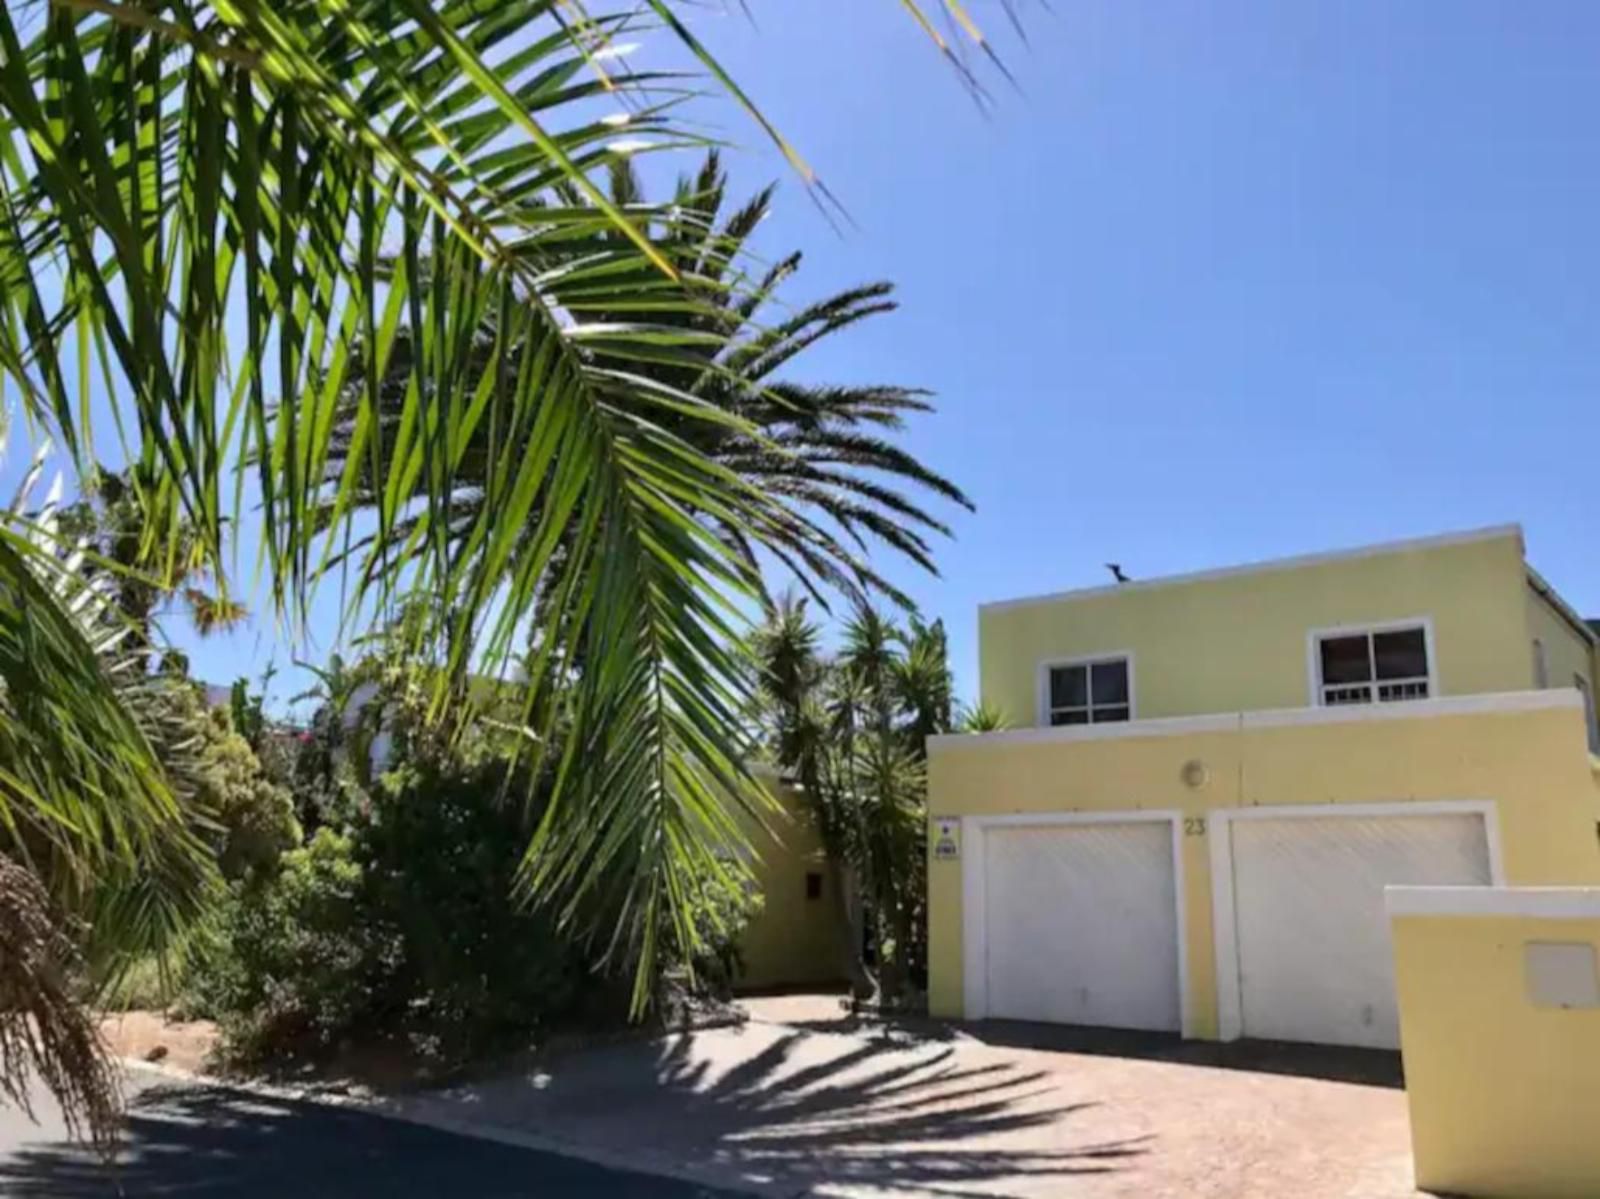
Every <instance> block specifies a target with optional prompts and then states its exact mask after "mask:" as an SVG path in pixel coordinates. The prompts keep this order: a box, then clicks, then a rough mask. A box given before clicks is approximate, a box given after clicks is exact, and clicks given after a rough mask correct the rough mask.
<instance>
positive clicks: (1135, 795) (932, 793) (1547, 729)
mask: <svg viewBox="0 0 1600 1199" xmlns="http://www.w3.org/2000/svg"><path fill="white" fill-rule="evenodd" d="M1514 594H1515V598H1516V599H1517V601H1518V602H1519V603H1520V602H1521V596H1520V594H1516V593H1514ZM1519 627H1522V626H1521V625H1520V623H1519ZM1522 660H1523V661H1524V662H1526V660H1527V659H1526V656H1524V657H1523V659H1522ZM1499 698H1501V697H1483V701H1482V702H1483V703H1485V704H1488V703H1492V702H1493V701H1495V700H1498V699H1499ZM1506 698H1507V702H1510V703H1515V702H1518V701H1519V700H1524V699H1527V698H1531V699H1533V700H1535V701H1537V702H1543V703H1546V704H1549V705H1561V706H1545V707H1540V708H1535V709H1533V710H1517V711H1488V712H1483V711H1480V712H1475V713H1470V714H1458V715H1435V714H1431V713H1436V712H1442V711H1449V710H1451V709H1452V708H1456V709H1459V708H1460V707H1462V706H1463V705H1471V706H1477V701H1459V700H1457V701H1451V700H1445V701H1435V702H1417V703H1414V704H1406V705H1384V706H1382V707H1380V708H1376V709H1375V708H1366V709H1361V710H1359V711H1357V710H1344V711H1340V710H1323V711H1322V712H1319V713H1312V714H1309V715H1308V714H1303V713H1265V714H1262V715H1261V716H1257V717H1236V718H1234V719H1235V720H1236V721H1237V722H1238V723H1237V726H1236V727H1235V728H1234V729H1233V730H1232V731H1225V730H1219V731H1207V732H1186V731H1183V729H1184V727H1185V726H1186V725H1193V724H1194V723H1196V722H1194V721H1187V722H1184V721H1174V722H1169V723H1170V725H1171V727H1172V728H1174V729H1176V730H1177V731H1168V730H1166V729H1164V728H1163V722H1160V721H1157V722H1153V723H1152V724H1151V725H1147V726H1143V727H1140V726H1121V727H1120V728H1118V729H1117V732H1116V733H1114V734H1112V735H1110V736H1105V735H1100V736H1096V735H1095V734H1096V733H1097V732H1098V730H1094V729H1055V730H1022V731H1018V732H1013V733H1000V734H990V735H987V736H972V737H950V738H941V739H935V740H934V741H933V742H932V743H931V750H932V753H931V757H930V760H929V784H928V789H929V814H930V817H931V818H933V819H934V820H937V819H938V818H939V817H941V816H946V817H948V816H974V815H999V814H1002V813H1009V812H1074V811H1090V812H1094V811H1135V810H1140V809H1167V810H1173V809H1175V810H1179V811H1181V812H1182V813H1183V814H1184V815H1185V816H1206V815H1207V814H1208V813H1210V812H1212V811H1215V810H1217V809H1224V808H1238V807H1248V806H1256V805H1279V804H1337V803H1395V802H1401V801H1408V800H1493V801H1496V803H1497V808H1498V817H1499V820H1498V826H1499V831H1500V843H1501V850H1502V860H1503V865H1504V869H1505V878H1506V881H1507V882H1508V883H1511V884H1525V885H1540V884H1593V883H1600V848H1597V845H1596V840H1595V820H1596V819H1597V818H1600V800H1597V795H1600V792H1597V790H1596V787H1595V784H1594V780H1593V778H1592V775H1591V771H1590V763H1589V757H1588V754H1587V752H1586V751H1585V747H1584V729H1583V717H1582V714H1581V711H1580V709H1579V708H1578V707H1576V706H1575V705H1576V696H1575V695H1573V694H1570V693H1568V694H1566V695H1562V696H1556V695H1555V694H1553V693H1552V694H1551V695H1550V696H1548V697H1545V698H1543V699H1542V700H1541V698H1540V697H1539V696H1537V695H1534V696H1531V697H1506ZM1308 719H1309V720H1312V721H1314V722H1313V723H1306V722H1305V721H1306V720H1308ZM1275 720H1283V721H1288V722H1289V723H1279V724H1276V725H1273V723H1272V722H1273V721H1275ZM1210 723H1213V724H1214V723H1216V721H1213V722H1210ZM1261 724H1265V725H1267V726H1268V727H1253V726H1259V725H1261ZM1105 727H1107V726H1101V728H1105ZM1191 761H1198V762H1200V763H1203V764H1204V767H1205V772H1206V775H1207V780H1206V782H1205V783H1204V784H1203V785H1202V786H1200V787H1198V788H1194V787H1190V786H1189V785H1187V784H1186V783H1185V781H1184V779H1183V777H1182V772H1183V770H1184V766H1185V764H1186V763H1189V762H1191ZM1207 827H1208V832H1207V833H1205V834H1200V835H1193V836H1185V837H1184V838H1183V852H1182V868H1183V879H1182V886H1183V890H1184V897H1185V910H1186V913H1187V927H1186V928H1185V929H1184V930H1183V935H1184V936H1185V938H1186V942H1185V944H1186V952H1187V958H1188V967H1189V987H1188V993H1187V994H1186V995H1185V996H1184V1004H1185V1008H1186V1016H1187V1018H1188V1019H1187V1025H1188V1026H1189V1027H1190V1028H1192V1030H1193V1032H1194V1034H1195V1035H1196V1036H1199V1037H1203V1038H1204V1037H1215V1036H1216V1035H1217V1005H1216V993H1217V988H1216V968H1215V966H1216V961H1215V953H1214V948H1213V944H1212V919H1211V859H1210V848H1209V843H1208V839H1207V838H1208V836H1209V824H1208V826H1207ZM928 905H929V906H928V911H929V933H928V935H929V974H930V977H929V1006H930V1008H931V1010H932V1011H933V1013H934V1014H935V1015H939V1016H947V1017H960V1016H961V1015H962V1014H963V994H962V946H961V942H962V892H961V862H960V861H959V860H947V859H932V860H930V861H929V864H928Z"/></svg>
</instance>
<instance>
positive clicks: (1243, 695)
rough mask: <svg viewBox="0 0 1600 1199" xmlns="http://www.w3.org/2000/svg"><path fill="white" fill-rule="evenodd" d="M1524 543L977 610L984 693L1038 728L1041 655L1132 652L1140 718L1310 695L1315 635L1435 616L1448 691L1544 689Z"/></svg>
mask: <svg viewBox="0 0 1600 1199" xmlns="http://www.w3.org/2000/svg"><path fill="white" fill-rule="evenodd" d="M1526 589H1527V588H1526V584H1525V581H1524V567H1523V547H1522V538H1521V536H1520V534H1519V533H1518V532H1517V531H1516V530H1515V529H1506V530H1501V531H1498V532H1495V533H1492V534H1489V535H1484V536H1478V537H1473V538H1469V539H1466V540H1458V541H1451V542H1446V543H1432V544H1428V545H1426V546H1424V547H1423V548H1413V549H1407V550H1399V551H1394V550H1388V551H1383V552H1373V553H1370V554H1364V555H1361V556H1355V557H1341V558H1334V559H1331V560H1327V561H1322V562H1314V563H1311V564H1305V563H1300V564H1295V563H1286V564H1284V565H1282V566H1274V567H1271V568H1264V569H1252V570H1249V571H1247V572H1242V573H1236V574H1229V575H1226V576H1224V577H1221V578H1212V579H1202V580H1198V581H1189V582H1184V581H1174V582H1170V583H1164V582H1161V581H1159V580H1157V581H1154V582H1152V583H1149V584H1145V585H1140V584H1138V583H1135V584H1133V585H1130V586H1124V587H1120V588H1108V589H1102V590H1100V591H1098V592H1096V593H1094V594H1089V595H1084V596H1079V597H1075V598H1069V599H1062V600H1055V601H1050V600H1045V601H1040V602H1036V603H1032V602H1030V603H1024V604H1020V605H999V606H995V605H991V606H986V607H985V608H983V609H981V610H980V612H979V615H978V645H979V687H980V691H981V693H982V696H983V699H984V700H985V701H986V702H987V703H990V704H993V705H997V706H999V707H1000V708H1001V709H1002V710H1003V711H1004V712H1005V713H1006V714H1007V716H1008V717H1009V718H1010V720H1011V722H1012V724H1013V725H1031V724H1033V723H1035V717H1036V710H1035V709H1036V700H1037V682H1038V667H1039V663H1040V662H1042V661H1046V660H1049V659H1057V658H1077V657H1083V656H1088V655H1093V654H1100V653H1112V652H1118V651H1131V652H1132V654H1133V674H1134V691H1135V704H1136V709H1137V710H1136V713H1135V715H1136V717H1137V718H1146V719H1148V718H1152V717H1165V716H1186V715H1195V714H1200V713H1207V712H1233V711H1247V712H1248V711H1262V710H1267V709H1275V708H1292V707H1300V706H1303V705H1305V704H1307V703H1308V702H1309V696H1310V682H1309V680H1308V678H1307V662H1308V652H1307V634H1308V632H1309V631H1310V630H1312V629H1316V628H1327V627H1334V626H1341V625H1351V624H1364V623H1365V624H1371V623H1378V622H1386V621H1392V620H1405V619H1410V618H1412V617H1424V616H1425V617H1431V619H1432V622H1433V633H1434V645H1435V647H1436V654H1437V658H1438V661H1437V664H1436V665H1435V671H1436V674H1437V676H1438V680H1439V692H1440V694H1442V695H1468V694H1477V693H1484V692H1497V691H1517V690H1524V689H1526V688H1528V687H1530V686H1532V682H1531V675H1530V670H1531V666H1530V663H1531V657H1530V649H1529V634H1528V623H1527V621H1528V617H1527V611H1526V602H1525V599H1524V592H1525V591H1526Z"/></svg>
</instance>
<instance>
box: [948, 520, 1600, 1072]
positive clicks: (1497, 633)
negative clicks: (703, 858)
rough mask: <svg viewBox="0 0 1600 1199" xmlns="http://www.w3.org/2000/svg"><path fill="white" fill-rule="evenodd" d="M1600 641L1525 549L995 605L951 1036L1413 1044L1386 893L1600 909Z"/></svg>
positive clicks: (955, 778)
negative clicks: (1585, 893) (1053, 1031)
mask: <svg viewBox="0 0 1600 1199" xmlns="http://www.w3.org/2000/svg"><path fill="white" fill-rule="evenodd" d="M1596 640H1597V638H1596V634H1595V632H1594V630H1593V629H1592V628H1591V627H1590V626H1589V624H1588V623H1586V622H1585V621H1584V620H1583V619H1581V618H1580V617H1579V616H1578V615H1577V614H1576V613H1574V612H1573V611H1572V609H1571V608H1570V607H1569V606H1568V605H1567V604H1566V603H1565V602H1563V601H1562V600H1561V598H1560V597H1559V596H1557V595H1556V593H1555V592H1554V591H1553V590H1552V589H1551V587H1550V586H1549V584H1547V583H1546V582H1545V581H1544V580H1543V579H1542V578H1540V576H1539V575H1538V574H1537V573H1535V572H1534V571H1533V570H1532V569H1530V568H1529V567H1528V566H1527V564H1526V562H1525V561H1524V550H1523V540H1522V535H1521V531H1520V529H1518V528H1517V527H1515V526H1507V527H1501V528H1494V529H1485V530H1480V531H1475V532H1469V533H1461V534H1454V535H1448V536H1442V537H1434V538H1427V539H1424V540H1417V541H1407V542H1397V543H1393V544H1388V545H1380V546H1373V547H1370V548H1366V549H1358V550H1351V551H1346V552H1340V553H1330V554H1319V555H1314V556H1309V557H1302V558H1293V559H1286V560H1282V561H1276V562H1264V563H1259V564H1255V565H1250V566H1241V567H1233V568H1228V569H1223V570H1215V571H1207V572H1204V573H1201V574H1193V575H1183V576H1178V577H1173V578H1166V579H1152V580H1149V581H1142V580H1141V581H1135V582H1127V583H1119V584H1115V585H1112V586H1106V587H1096V588H1091V589H1088V590H1084V591H1075V592H1067V593H1064V594H1060V595H1049V596H1040V597H1037V598H1029V599H1018V600H1008V601H1004V602H1000V603H994V604H989V605H986V606H985V607H983V608H982V610H981V612H980V615H979V655H980V685H981V691H982V696H983V699H984V700H985V701H987V702H988V703H990V704H994V705H997V706H999V707H1000V708H1001V709H1003V710H1004V711H1006V712H1007V713H1008V715H1009V716H1010V718H1011V721H1012V723H1013V725H1014V726H1015V727H1013V728H1012V729H1011V730H1009V731H1006V732H999V733H990V734H983V735H976V736H973V735H968V736H961V735H955V736H948V737H937V738H934V739H932V740H931V741H930V743H929V749H930V760H929V812H930V818H931V822H932V826H933V830H932V832H933V838H932V840H933V843H932V846H931V854H930V857H931V860H930V862H929V869H928V893H929V954H930V997H929V998H930V1006H931V1007H932V1010H933V1011H934V1013H935V1014H938V1015H946V1016H961V1017H965V1018H968V1019H980V1018H996V1019H1000V1018H1009V1019H1019V1020H1043V1021H1057V1022H1063V1023H1072V1024H1088V1025H1105V1026H1111V1027H1125V1028H1139V1029H1155V1030H1169V1031H1172V1032H1181V1033H1182V1034H1183V1035H1185V1036H1190V1037H1202V1038H1220V1039H1223V1040H1230V1039H1233V1038H1235V1037H1239V1036H1249V1037H1263V1038H1270V1039H1281V1040H1297V1041H1317V1042H1324V1043H1331V1044H1348V1045H1368V1046H1379V1047H1389V1048H1393V1047H1396V1046H1397V1045H1398V1039H1399V1032H1398V1022H1397V1021H1398V1017H1397V1013H1396V1005H1395V997H1394V973H1393V964H1392V960H1391V949H1390V944H1389V931H1388V924H1387V920H1386V917H1385V914H1384V906H1383V888H1384V887H1385V886H1386V885H1390V884H1494V885H1525V886H1526V885H1533V886H1538V885H1556V884H1590V885H1593V884H1600V841H1597V835H1600V823H1597V821H1600V783H1597V777H1596V771H1597V770H1600V759H1597V758H1596V757H1594V756H1593V755H1594V752H1595V747H1596V746H1597V745H1600V731H1597V728H1596V718H1595V709H1594V701H1593V696H1594V686H1595V680H1596V666H1597V660H1596Z"/></svg>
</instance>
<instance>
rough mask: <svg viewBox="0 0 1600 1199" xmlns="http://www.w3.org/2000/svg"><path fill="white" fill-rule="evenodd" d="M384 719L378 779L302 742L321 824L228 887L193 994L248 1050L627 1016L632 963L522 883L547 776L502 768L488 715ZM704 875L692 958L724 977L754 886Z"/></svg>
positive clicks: (503, 752)
mask: <svg viewBox="0 0 1600 1199" xmlns="http://www.w3.org/2000/svg"><path fill="white" fill-rule="evenodd" d="M385 720H386V726H387V727H388V728H389V729H390V730H391V731H392V732H393V733H394V744H395V747H396V756H397V757H398V759H399V760H400V761H401V762H402V763H404V765H402V766H401V767H399V768H397V769H395V770H392V771H390V772H389V773H388V774H386V775H384V776H382V777H381V778H380V779H379V780H377V782H376V783H375V784H373V785H372V786H370V787H364V786H363V785H362V784H361V783H360V781H359V780H358V779H357V778H356V777H355V775H354V772H353V771H351V770H350V769H348V768H347V767H346V766H345V764H343V763H342V762H341V761H340V759H339V756H338V755H337V754H335V753H332V752H330V751H329V746H328V744H325V743H324V742H323V741H320V740H318V739H317V737H316V736H315V734H313V735H312V736H311V737H309V738H307V739H306V740H305V741H303V742H302V743H301V754H300V760H299V762H298V764H297V765H298V767H299V769H297V771H296V792H295V794H296V798H295V805H296V807H297V808H298V810H299V811H300V812H301V813H302V814H303V815H304V817H305V819H306V820H307V822H308V824H313V823H314V824H316V825H320V827H317V831H316V833H315V835H314V836H313V837H312V839H311V841H310V842H309V844H307V845H306V846H305V847H304V848H303V849H297V850H293V851H291V852H288V853H285V854H283V855H282V858H281V865H280V867H279V869H278V870H277V871H276V873H273V872H271V871H263V872H257V873H255V874H252V875H250V876H249V877H247V878H246V879H244V880H243V881H242V882H240V883H237V884H236V885H235V886H234V887H233V888H232V890H231V892H230V894H229V898H228V901H227V903H226V905H225V907H224V909H223V911H222V913H221V914H220V916H219V918H218V919H217V920H216V921H215V924H214V928H213V930H212V935H210V936H209V937H208V938H206V940H205V944H204V946H203V949H202V951H201V952H199V953H197V954H195V955H194V957H193V959H192V962H191V968H190V974H189V985H190V991H191V994H192V999H191V1006H193V1007H195V1008H196V1009H198V1010H199V1011H201V1012H202V1013H204V1014H209V1015H211V1016H212V1017H213V1018H216V1019H218V1020H219V1021H220V1022H221V1023H222V1025H223V1027H224V1031H225V1032H226V1033H227V1035H228V1038H229V1042H230V1047H231V1048H232V1049H233V1050H234V1051H235V1052H237V1053H239V1054H240V1055H242V1056H252V1055H257V1056H259V1055H261V1054H264V1053H269V1052H272V1051H274V1050H276V1049H280V1048H284V1047H288V1046H290V1045H291V1044H293V1045H296V1046H299V1047H306V1048H316V1047H318V1046H322V1047H326V1046H329V1045H332V1044H335V1043H337V1042H339V1041H341V1040H343V1039H345V1038H347V1037H350V1036H353V1035H358V1034H359V1035H361V1036H382V1035H385V1034H406V1035H408V1036H413V1037H418V1038H421V1039H425V1040H426V1041H427V1042H428V1043H429V1044H431V1045H432V1046H433V1047H434V1048H435V1050H436V1051H437V1052H439V1053H440V1054H442V1055H444V1056H446V1057H449V1058H461V1057H469V1056H473V1055H477V1054H480V1053H482V1052H484V1051H487V1050H491V1049H495V1048H499V1047H502V1046H505V1045H508V1044H512V1043H517V1042H525V1041H526V1040H527V1038H528V1037H529V1036H530V1035H534V1034H537V1033H539V1032H540V1031H542V1030H546V1029H548V1028H550V1027H551V1026H553V1025H568V1024H571V1023H573V1022H579V1021H581V1022H582V1023H584V1024H585V1025H588V1026H595V1025H602V1026H614V1025H618V1024H621V1023H623V1022H624V1021H625V1020H626V1018H627V1014H628V1007H629V999H630V995H631V989H630V988H631V973H632V966H633V963H632V962H629V961H623V960H608V959H607V958H606V956H605V951H606V950H607V949H608V948H609V947H608V946H606V945H595V944H587V943H581V942H578V941H576V940H574V939H573V937H572V936H571V935H570V934H569V933H568V932H566V931H565V930H563V929H562V928H560V927H558V925H557V922H556V919H555V917H554V915H553V914H552V913H551V912H550V911H549V910H547V909H543V908H529V907H528V906H526V905H525V904H523V903H521V902H519V900H518V898H517V895H516V891H517V885H516V884H517V879H518V871H519V868H520V866H521V863H522V858H523V854H524V853H525V852H526V849H527V845H528V841H529V838H530V836H531V833H532V830H533V827H534V825H535V823H536V822H537V820H538V819H539V816H540V814H541V811H542V805H541V802H540V798H539V797H540V794H541V793H542V789H541V790H533V789H531V788H530V785H529V780H528V778H527V776H526V774H525V773H520V772H519V773H518V774H517V775H515V776H513V777H510V778H508V777H507V771H508V762H509V761H511V760H512V758H511V755H510V752H509V747H508V745H507V744H506V742H507V740H508V738H507V737H506V734H505V732H504V730H503V729H501V728H500V727H499V726H498V725H497V724H496V723H494V722H492V721H483V722H480V723H479V724H478V725H477V726H475V727H471V728H469V729H468V730H467V732H466V735H465V736H464V737H462V738H458V739H455V740H448V739H445V738H442V737H440V736H439V735H438V734H437V731H436V730H431V729H428V728H426V727H425V726H423V725H422V724H421V723H420V721H417V720H416V719H415V717H414V715H413V714H412V712H411V710H410V707H409V705H407V704H405V703H403V702H399V703H396V704H395V705H394V708H393V709H392V711H391V712H390V713H386V716H385ZM530 791H532V798H531V799H530ZM705 892H706V898H705V899H704V902H703V903H702V906H701V911H700V912H699V914H698V916H697V919H696V924H697V927H698V929H699V930H700V932H701V934H702V940H703V942H704V944H705V945H706V952H705V954H704V955H703V956H702V957H701V958H698V959H697V960H696V961H695V962H694V963H693V965H694V974H695V977H696V979H697V981H698V983H699V984H700V986H701V987H702V989H709V990H711V991H712V992H714V993H725V992H726V990H727V988H728V985H729V983H730V981H731V979H732V977H733V972H734V967H735V965H736V956H735V955H734V952H733V949H732V945H733V941H734V938H735V937H736V936H737V934H738V932H739V930H740V929H741V928H742V927H743V924H744V922H745V920H746V919H747V918H748V914H749V901H748V900H747V899H746V898H745V896H744V894H743V892H742V891H740V890H739V889H738V888H737V887H729V886H724V885H722V884H720V883H717V884H715V885H713V884H712V883H711V881H710V880H708V885H707V887H706V888H705ZM619 957H620V955H619ZM686 965H687V964H686V963H683V962H673V961H663V962H662V964H661V978H662V980H663V983H664V984H668V983H670V986H671V987H675V988H676V989H677V991H679V992H681V990H682V983H683V980H684V978H685V977H686V976H687V975H688V974H689V971H688V970H687V969H686ZM669 989H670V988H669Z"/></svg>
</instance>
